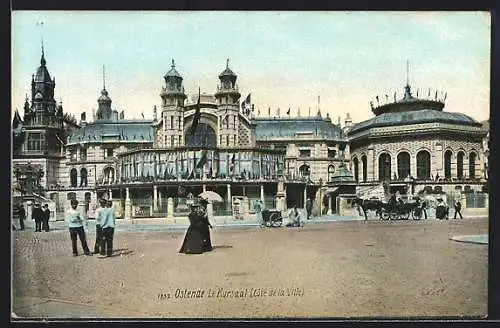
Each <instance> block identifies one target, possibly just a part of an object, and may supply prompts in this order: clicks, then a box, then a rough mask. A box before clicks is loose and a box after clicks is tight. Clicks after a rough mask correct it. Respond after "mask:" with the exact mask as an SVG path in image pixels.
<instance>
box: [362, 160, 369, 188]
mask: <svg viewBox="0 0 500 328" xmlns="http://www.w3.org/2000/svg"><path fill="white" fill-rule="evenodd" d="M361 163H362V164H363V182H366V180H368V172H367V168H368V165H367V163H366V155H363V156H361Z"/></svg>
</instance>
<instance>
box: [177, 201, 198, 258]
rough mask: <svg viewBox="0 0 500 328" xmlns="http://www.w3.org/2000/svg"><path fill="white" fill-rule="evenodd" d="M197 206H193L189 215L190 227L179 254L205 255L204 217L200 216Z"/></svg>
mask: <svg viewBox="0 0 500 328" xmlns="http://www.w3.org/2000/svg"><path fill="white" fill-rule="evenodd" d="M196 207H197V206H194V205H193V206H191V213H189V216H188V218H189V227H188V229H187V231H186V236H185V237H184V242H183V243H182V247H181V249H180V251H179V253H184V254H201V253H203V217H202V216H200V214H199V213H198V210H197V209H196Z"/></svg>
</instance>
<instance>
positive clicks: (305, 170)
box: [299, 164, 310, 178]
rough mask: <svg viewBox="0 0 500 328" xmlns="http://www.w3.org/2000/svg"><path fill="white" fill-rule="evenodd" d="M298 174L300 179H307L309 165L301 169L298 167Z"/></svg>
mask: <svg viewBox="0 0 500 328" xmlns="http://www.w3.org/2000/svg"><path fill="white" fill-rule="evenodd" d="M299 173H300V176H301V177H302V178H309V175H310V172H309V165H307V164H304V165H302V166H301V167H299Z"/></svg>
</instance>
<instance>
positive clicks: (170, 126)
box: [156, 59, 187, 148]
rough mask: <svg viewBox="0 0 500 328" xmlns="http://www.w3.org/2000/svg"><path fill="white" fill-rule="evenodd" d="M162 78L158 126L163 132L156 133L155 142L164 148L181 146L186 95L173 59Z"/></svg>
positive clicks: (182, 143)
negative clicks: (163, 81) (157, 137)
mask: <svg viewBox="0 0 500 328" xmlns="http://www.w3.org/2000/svg"><path fill="white" fill-rule="evenodd" d="M164 79H165V86H164V87H162V90H161V93H160V97H161V100H162V103H161V112H162V113H161V118H162V120H163V124H162V125H159V126H158V127H159V128H161V129H162V132H163V133H157V134H156V135H158V136H159V140H157V143H156V144H157V145H158V146H159V147H165V148H173V147H181V146H183V145H184V102H185V100H186V98H187V96H186V94H185V93H184V86H183V84H182V80H183V78H182V76H181V75H180V74H179V72H177V70H176V69H175V61H174V60H173V59H172V65H171V67H170V70H169V71H168V72H167V74H165V76H164Z"/></svg>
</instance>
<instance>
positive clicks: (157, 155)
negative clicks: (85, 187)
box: [119, 148, 285, 183]
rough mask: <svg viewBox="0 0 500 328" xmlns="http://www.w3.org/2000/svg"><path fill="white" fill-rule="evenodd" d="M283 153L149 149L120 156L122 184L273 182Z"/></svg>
mask: <svg viewBox="0 0 500 328" xmlns="http://www.w3.org/2000/svg"><path fill="white" fill-rule="evenodd" d="M284 156H285V154H284V152H283V153H279V152H277V151H276V150H272V151H269V150H264V149H193V148H184V149H175V150H172V149H165V150H158V149H151V150H139V151H135V152H131V153H127V154H123V155H120V160H119V163H120V164H119V167H120V172H121V178H120V182H121V183H130V182H148V181H168V180H210V179H211V180H218V179H231V180H242V181H250V180H276V179H277V178H278V176H279V175H280V174H282V170H283V163H284Z"/></svg>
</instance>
